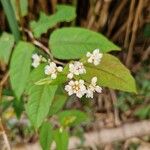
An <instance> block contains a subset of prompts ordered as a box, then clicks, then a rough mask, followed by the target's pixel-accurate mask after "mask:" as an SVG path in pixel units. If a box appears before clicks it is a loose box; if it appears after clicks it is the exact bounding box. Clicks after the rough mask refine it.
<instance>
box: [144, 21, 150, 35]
mask: <svg viewBox="0 0 150 150" xmlns="http://www.w3.org/2000/svg"><path fill="white" fill-rule="evenodd" d="M144 36H145V37H150V23H149V24H146V25H145V28H144Z"/></svg>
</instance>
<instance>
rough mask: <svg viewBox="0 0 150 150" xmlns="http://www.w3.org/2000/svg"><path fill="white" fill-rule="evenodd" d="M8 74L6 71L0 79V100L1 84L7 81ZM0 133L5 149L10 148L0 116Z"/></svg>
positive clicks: (0, 93)
mask: <svg viewBox="0 0 150 150" xmlns="http://www.w3.org/2000/svg"><path fill="white" fill-rule="evenodd" d="M8 76H9V72H7V73H6V74H5V75H4V77H3V79H2V80H1V82H0V100H1V98H2V89H3V85H4V84H5V82H6V81H7V79H8ZM0 134H1V135H2V137H3V140H4V142H5V146H6V147H7V150H11V148H10V144H9V141H8V138H7V135H6V133H5V130H4V127H3V125H2V121H1V118H0Z"/></svg>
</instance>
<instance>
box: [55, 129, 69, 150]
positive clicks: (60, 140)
mask: <svg viewBox="0 0 150 150" xmlns="http://www.w3.org/2000/svg"><path fill="white" fill-rule="evenodd" d="M54 140H55V142H56V149H57V150H67V149H68V142H69V135H68V132H67V131H65V130H62V131H61V129H60V130H56V131H54Z"/></svg>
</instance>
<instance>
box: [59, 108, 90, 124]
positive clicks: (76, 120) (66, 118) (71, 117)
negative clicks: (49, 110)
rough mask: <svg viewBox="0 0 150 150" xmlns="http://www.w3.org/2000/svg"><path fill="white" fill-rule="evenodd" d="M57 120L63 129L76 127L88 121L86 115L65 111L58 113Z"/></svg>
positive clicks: (77, 111)
mask: <svg viewBox="0 0 150 150" xmlns="http://www.w3.org/2000/svg"><path fill="white" fill-rule="evenodd" d="M58 120H59V121H60V123H61V125H62V126H63V127H66V126H76V125H80V124H81V123H84V122H87V121H89V118H88V115H87V114H86V113H84V112H81V111H79V110H73V109H72V110H65V111H62V112H60V113H58Z"/></svg>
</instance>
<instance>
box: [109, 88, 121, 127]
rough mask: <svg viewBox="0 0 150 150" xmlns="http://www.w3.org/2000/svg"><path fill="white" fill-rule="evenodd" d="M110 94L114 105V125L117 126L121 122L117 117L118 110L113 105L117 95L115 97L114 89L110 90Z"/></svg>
mask: <svg viewBox="0 0 150 150" xmlns="http://www.w3.org/2000/svg"><path fill="white" fill-rule="evenodd" d="M110 96H111V99H112V102H113V106H114V117H115V125H116V126H118V125H120V124H121V121H120V118H119V110H118V109H117V108H116V107H115V104H116V102H117V97H116V93H115V92H114V90H110Z"/></svg>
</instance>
